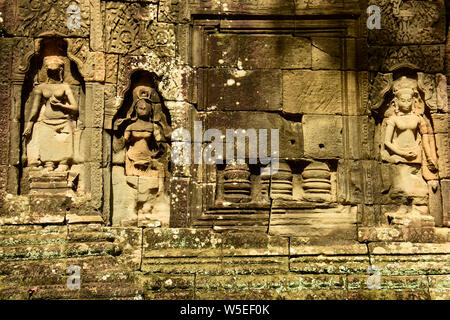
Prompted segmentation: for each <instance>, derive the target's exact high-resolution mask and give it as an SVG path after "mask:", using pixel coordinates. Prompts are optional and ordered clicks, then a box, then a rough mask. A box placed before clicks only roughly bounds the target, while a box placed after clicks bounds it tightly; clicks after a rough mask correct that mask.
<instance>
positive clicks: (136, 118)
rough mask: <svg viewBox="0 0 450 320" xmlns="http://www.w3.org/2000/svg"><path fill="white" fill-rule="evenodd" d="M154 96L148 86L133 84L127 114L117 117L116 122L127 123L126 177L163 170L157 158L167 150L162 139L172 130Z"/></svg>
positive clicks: (151, 174)
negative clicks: (131, 98)
mask: <svg viewBox="0 0 450 320" xmlns="http://www.w3.org/2000/svg"><path fill="white" fill-rule="evenodd" d="M152 93H153V97H152ZM155 95H156V92H153V90H152V88H150V87H147V86H138V87H136V88H135V89H134V90H133V104H132V112H131V114H130V116H129V117H128V118H125V119H121V120H118V125H120V124H121V123H123V122H126V124H127V125H126V128H125V132H124V142H125V147H126V154H125V174H126V175H127V176H153V174H154V170H162V168H161V164H160V163H159V162H158V161H157V159H159V158H161V156H162V155H163V154H164V153H166V152H167V150H166V149H167V147H166V145H165V144H164V143H161V142H164V141H167V139H169V137H170V133H171V129H170V127H169V126H168V124H167V122H166V121H165V117H164V115H163V114H162V111H161V110H160V107H159V108H158V105H157V103H156V102H157V100H155ZM156 98H158V97H157V96H156ZM152 100H153V101H152Z"/></svg>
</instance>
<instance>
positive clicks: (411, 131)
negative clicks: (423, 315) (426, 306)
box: [0, 0, 450, 300]
mask: <svg viewBox="0 0 450 320" xmlns="http://www.w3.org/2000/svg"><path fill="white" fill-rule="evenodd" d="M69 4H72V5H75V7H74V6H72V7H71V8H70V9H71V10H72V11H71V12H67V9H68V6H69ZM370 4H376V5H379V6H380V7H381V10H382V12H381V15H382V21H381V24H382V28H381V29H380V30H377V29H368V28H367V24H366V19H367V18H368V17H367V12H366V9H367V5H370ZM447 7H448V6H447ZM444 8H445V1H443V0H432V1H419V0H407V1H377V0H370V1H363V0H295V1H286V0H252V1H241V0H240V1H236V0H220V1H216V0H145V1H131V0H130V1H125V0H114V1H100V0H75V1H69V0H63V1H53V0H43V1H25V0H14V1H0V12H1V13H2V15H1V17H2V19H3V22H0V54H1V59H0V298H2V299H151V300H156V299H169V300H170V299H341V300H344V299H448V298H449V292H450V290H449V289H450V280H449V274H450V270H449V267H448V266H449V264H450V263H449V262H450V261H449V256H450V252H449V243H450V228H449V227H450V225H449V223H450V222H449V221H450V202H449V201H450V194H449V192H450V165H449V163H450V162H449V161H450V160H449V159H450V157H449V151H450V149H449V117H448V101H447V100H448V98H449V96H450V95H449V94H448V92H449V91H448V85H447V81H448V80H447V79H449V76H450V74H449V70H450V69H449V68H448V61H450V59H448V58H449V57H450V56H449V52H450V41H449V39H448V38H449V36H448V32H447V34H446V29H448V25H447V26H446V25H445V24H446V23H447V24H448V22H446V16H445V15H446V12H445V9H444ZM78 9H80V10H79V11H80V13H79V16H78V13H77V12H78ZM447 11H448V10H447ZM447 17H448V12H447ZM73 19H74V20H73ZM78 19H79V23H80V24H79V26H77V25H76V26H74V27H72V25H71V24H70V23H71V22H76V23H75V24H77V22H78ZM447 20H448V19H447ZM55 56H56V57H57V58H55ZM444 58H445V59H444ZM52 61H53V62H57V63H56V64H57V67H58V68H59V69H58V68H57V69H55V66H54V65H53V67H52V63H49V62H52ZM445 64H447V65H445ZM52 70H53V71H52ZM62 70H63V71H64V72H63V73H62V72H61V71H62ZM57 71H58V72H57ZM444 75H445V76H444ZM403 77H405V78H403ZM49 78H50V81H49ZM402 79H403V80H402ZM402 81H403V82H402ZM414 81H416V82H417V83H416V82H414ZM49 82H55V83H49ZM413 82H414V83H413ZM136 88H137V90H136ZM40 89H42V90H41V91H42V92H43V93H42V96H41V97H40V99H37V100H40V101H37V100H36V99H34V98H35V97H39V94H37V92H39V90H40ZM70 93H73V96H74V101H75V102H73V101H72V102H70V104H71V105H72V106H74V105H75V104H76V105H77V109H78V113H77V114H73V115H71V116H70V115H69V114H70V112H69V111H67V110H65V111H64V110H61V109H60V108H62V109H64V106H61V104H60V103H61V102H62V103H63V104H66V103H68V100H71V99H69V96H70ZM150 93H151V94H150ZM409 98H411V100H409ZM33 100H35V101H33ZM410 102H411V103H410ZM33 104H34V105H35V106H38V107H39V108H40V109H39V110H38V112H36V111H34V114H35V115H36V118H39V120H38V121H37V122H42V123H41V124H42V125H44V127H45V128H47V129H48V128H49V127H51V128H53V129H55V130H53V129H52V130H53V131H54V132H52V133H51V134H50V133H49V132H48V131H47V132H44V133H42V132H39V130H31V131H33V132H31V135H32V136H34V138H35V139H34V141H33V143H35V144H32V143H31V142H30V143H29V141H27V139H25V138H24V137H23V136H24V133H27V131H28V130H27V129H28V128H30V122H29V120H31V122H33V120H36V119H30V116H31V115H32V114H33V112H31V111H32V109H33V108H32V106H33ZM44 104H45V107H44V108H43V105H44ZM149 106H151V110H150V108H148V107H149ZM66 107H67V105H66ZM53 108H54V109H53ZM41 110H42V112H40V111H41ZM410 112H411V114H410ZM38 115H39V117H37V116H38ZM66 117H72V118H73V123H72V124H73V128H74V130H73V133H69V134H67V132H66V131H64V130H63V129H64V128H63V127H62V126H61V123H63V122H64V121H65V118H66ZM164 117H165V120H164V119H163V118H164ZM165 121H166V122H167V123H165ZM196 121H197V122H196ZM198 122H201V124H202V129H201V130H198V132H197V130H195V127H194V124H198ZM131 123H133V124H136V123H137V124H136V125H134V126H133V125H130V124H131ZM121 125H123V127H121ZM34 126H35V125H34ZM31 127H32V126H31ZM127 128H128V129H130V130H129V131H132V132H133V135H131V134H130V137H132V139H131V138H130V139H128V138H127V139H125V130H126V129H127ZM182 128H184V129H186V130H187V132H188V133H189V134H190V135H191V139H188V138H187V137H185V139H184V140H183V141H181V142H170V130H175V129H182ZM32 129H35V127H33V128H32ZM66 129H67V128H66ZM131 129H133V130H131ZM165 129H167V130H165ZM207 129H218V130H220V131H221V132H220V133H221V134H223V135H225V134H226V130H227V129H231V130H232V131H234V130H236V129H245V130H246V132H249V131H250V130H251V129H256V130H259V129H268V130H269V131H270V129H278V130H279V144H278V150H277V153H275V154H273V156H274V159H275V160H279V161H280V167H279V169H280V170H279V171H278V172H276V173H275V172H272V176H267V175H264V173H267V171H268V170H269V169H270V167H269V166H267V164H265V163H262V161H260V162H256V163H251V164H249V165H247V164H245V165H237V164H234V163H228V164H226V163H223V164H220V163H219V164H217V165H216V164H205V163H202V164H195V163H191V164H177V165H175V164H174V163H171V162H170V151H171V148H172V149H173V148H174V147H176V146H179V145H183V144H185V143H186V145H187V149H188V150H190V151H191V152H192V151H193V150H197V149H202V148H205V147H206V146H207V145H209V143H210V142H211V141H204V139H203V136H202V135H203V133H204V132H205V131H206V130H207ZM161 130H163V131H166V132H164V134H163V135H162V136H161V135H160V134H159V132H158V131H161ZM389 130H393V131H394V134H392V137H391V135H390V131H389ZM44 131H45V130H44ZM62 131H64V132H62ZM62 133H63V134H62ZM257 133H258V131H257ZM26 135H27V134H25V136H26ZM258 138H259V141H253V142H251V143H248V142H245V143H244V146H245V149H248V148H247V147H249V146H251V147H253V146H256V145H257V144H258V142H261V140H260V138H262V137H261V136H259V137H258ZM58 139H63V140H64V139H66V140H64V142H65V143H63V144H58V141H60V140H58ZM153 139H154V140H153ZM269 141H270V140H269ZM60 142H61V141H60ZM158 143H163V144H164V150H163V151H161V150H160V149H158V148H159V147H161V144H159V145H158ZM30 144H31V146H30ZM268 145H269V146H268V147H269V150H267V151H268V153H269V154H270V151H271V149H272V146H270V143H268ZM412 145H414V146H415V145H420V146H424V148H422V149H416V150H415V151H416V152H415V153H416V154H415V155H414V154H413V155H411V154H409V155H408V154H406V155H405V152H404V151H405V150H406V151H408V152H410V153H411V150H410V147H411V146H412ZM36 146H38V147H36ZM27 147H29V148H27ZM69 147H70V148H69ZM72 147H73V148H72ZM241 147H242V145H241ZM258 147H259V146H258ZM396 147H397V148H396ZM426 147H429V150H430V154H426V153H424V152H423V151H425V149H426ZM403 148H404V149H405V150H404V149H403ZM28 149H29V150H28ZM41 149H42V150H43V149H48V150H50V151H51V152H50V154H51V156H50V157H49V159H47V160H48V161H43V162H44V163H43V164H46V165H47V168H46V169H44V168H39V167H38V168H32V167H33V166H32V164H33V161H32V160H35V159H34V158H33V152H37V153H38V154H41V153H42V150H41ZM66 149H67V150H68V149H73V154H72V155H71V156H70V157H69V160H70V161H68V166H69V168H65V167H64V163H62V165H63V166H62V167H60V165H61V162H62V160H61V157H58V156H57V155H58V153H63V152H62V151H65V150H66ZM157 149H158V150H159V153H158V152H157V151H156V150H157ZM67 150H66V151H67ZM258 150H259V153H258V155H260V154H261V150H260V149H258ZM28 151H30V152H28ZM413 153H414V152H413ZM248 157H249V155H248V154H246V160H249V159H248ZM420 157H422V159H421V158H420ZM412 158H414V159H412ZM155 159H157V160H155ZM41 160H42V159H41ZM153 160H155V161H156V163H157V164H160V165H163V166H165V167H164V174H163V175H161V176H160V175H159V171H158V177H160V178H161V179H160V180H158V181H157V179H155V175H153V174H154V173H155V172H154V171H152V170H144V169H142V168H147V169H148V167H149V166H151V165H150V164H149V163H150V162H151V161H153ZM191 160H192V159H191ZM52 162H54V163H52ZM154 163H155V162H153V164H154ZM53 165H54V166H55V167H59V169H61V170H59V171H60V172H54V171H52V170H51V168H52V167H53ZM434 165H437V166H438V167H439V169H438V170H434V168H433V166H434ZM33 169H36V170H33ZM65 169H67V170H65ZM155 171H157V170H155ZM156 186H158V188H156ZM160 186H161V190H162V193H156V194H155V193H154V192H155V191H156V190H158V191H160V188H159V187H160ZM230 195H231V196H230ZM158 199H163V200H164V201H166V202H165V206H159V207H158V205H160V204H161V203H159V204H158ZM169 203H170V206H169ZM154 206H155V207H158V210H159V211H158V210H156V209H155V212H157V214H155V215H151V214H149V212H150V211H151V212H152V213H153V211H152V210H153V209H154ZM161 208H163V209H161ZM162 211H164V217H163V218H164V219H162V218H161V217H162V215H159V216H158V214H159V213H161V212H162ZM158 212H159V213H158ZM70 266H79V267H80V269H81V287H80V289H79V290H69V288H68V287H67V280H68V279H69V274H68V273H67V269H68V268H69V267H70ZM373 285H375V288H373ZM35 287H36V290H37V291H35V292H34V293H32V294H30V293H29V290H30V289H33V288H35Z"/></svg>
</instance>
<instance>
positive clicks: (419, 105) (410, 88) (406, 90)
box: [392, 76, 424, 115]
mask: <svg viewBox="0 0 450 320" xmlns="http://www.w3.org/2000/svg"><path fill="white" fill-rule="evenodd" d="M392 92H393V94H394V95H395V98H394V100H393V104H394V108H395V111H396V112H397V106H396V99H397V98H398V97H399V96H400V95H402V94H409V95H411V96H412V97H413V99H414V101H413V106H412V112H414V113H415V114H417V115H421V114H423V112H424V103H423V100H422V98H421V97H420V94H419V91H418V87H417V80H415V79H412V78H408V77H406V76H402V77H401V78H399V79H397V80H395V81H394V82H393V84H392Z"/></svg>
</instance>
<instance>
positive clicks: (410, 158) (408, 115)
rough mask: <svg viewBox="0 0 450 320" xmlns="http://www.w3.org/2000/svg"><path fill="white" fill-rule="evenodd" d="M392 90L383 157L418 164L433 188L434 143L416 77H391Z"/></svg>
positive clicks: (434, 178) (434, 185)
mask: <svg viewBox="0 0 450 320" xmlns="http://www.w3.org/2000/svg"><path fill="white" fill-rule="evenodd" d="M393 93H394V96H395V97H394V99H393V100H392V106H393V109H394V114H393V115H391V116H390V117H389V118H388V119H387V120H386V131H385V138H384V145H385V147H386V149H387V150H388V152H389V156H388V157H387V158H386V159H385V160H387V161H389V162H394V163H410V164H420V165H421V167H422V176H423V178H424V179H425V180H426V181H429V183H431V184H432V186H433V187H434V188H435V187H437V181H438V179H439V175H438V164H437V163H438V161H437V154H436V144H435V140H434V134H433V129H432V127H431V123H430V121H429V120H428V119H427V118H426V116H425V115H424V111H425V110H424V109H425V107H424V102H423V101H422V99H421V97H420V95H419V92H418V90H417V81H416V80H414V79H410V78H407V77H405V76H403V77H401V78H400V79H398V80H396V81H394V84H393Z"/></svg>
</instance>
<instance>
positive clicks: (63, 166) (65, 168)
mask: <svg viewBox="0 0 450 320" xmlns="http://www.w3.org/2000/svg"><path fill="white" fill-rule="evenodd" d="M68 170H69V166H68V165H67V164H64V163H60V164H59V165H58V168H56V169H55V171H56V172H62V171H68Z"/></svg>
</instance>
